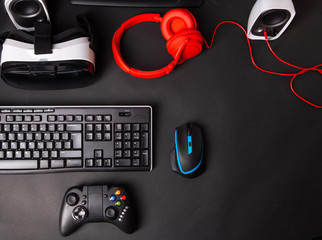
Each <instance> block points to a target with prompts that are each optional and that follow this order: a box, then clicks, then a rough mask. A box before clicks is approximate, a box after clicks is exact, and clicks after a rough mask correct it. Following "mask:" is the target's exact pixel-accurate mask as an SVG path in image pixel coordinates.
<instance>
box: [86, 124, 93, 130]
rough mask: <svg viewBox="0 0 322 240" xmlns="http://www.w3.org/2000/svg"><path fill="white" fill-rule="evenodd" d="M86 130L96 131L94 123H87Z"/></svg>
mask: <svg viewBox="0 0 322 240" xmlns="http://www.w3.org/2000/svg"><path fill="white" fill-rule="evenodd" d="M86 131H87V132H92V131H94V124H91V123H88V124H86Z"/></svg>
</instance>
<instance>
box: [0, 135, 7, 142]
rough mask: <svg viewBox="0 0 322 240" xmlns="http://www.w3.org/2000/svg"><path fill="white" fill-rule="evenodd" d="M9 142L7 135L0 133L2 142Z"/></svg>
mask: <svg viewBox="0 0 322 240" xmlns="http://www.w3.org/2000/svg"><path fill="white" fill-rule="evenodd" d="M6 140H7V134H5V133H0V141H6Z"/></svg>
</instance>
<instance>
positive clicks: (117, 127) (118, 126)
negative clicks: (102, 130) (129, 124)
mask: <svg viewBox="0 0 322 240" xmlns="http://www.w3.org/2000/svg"><path fill="white" fill-rule="evenodd" d="M114 130H115V131H118V132H120V131H122V130H123V128H122V124H121V123H118V124H115V126H114Z"/></svg>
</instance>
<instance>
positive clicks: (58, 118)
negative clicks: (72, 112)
mask: <svg viewBox="0 0 322 240" xmlns="http://www.w3.org/2000/svg"><path fill="white" fill-rule="evenodd" d="M64 121H65V116H64V115H58V116H57V122H64Z"/></svg>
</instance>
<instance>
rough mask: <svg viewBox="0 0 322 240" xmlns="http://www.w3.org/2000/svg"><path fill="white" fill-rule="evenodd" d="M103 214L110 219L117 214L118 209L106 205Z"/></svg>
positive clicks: (113, 218) (114, 217)
mask: <svg viewBox="0 0 322 240" xmlns="http://www.w3.org/2000/svg"><path fill="white" fill-rule="evenodd" d="M105 216H106V217H107V218H109V219H110V220H115V219H116V218H117V216H118V210H117V209H116V208H115V207H108V208H106V210H105Z"/></svg>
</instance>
